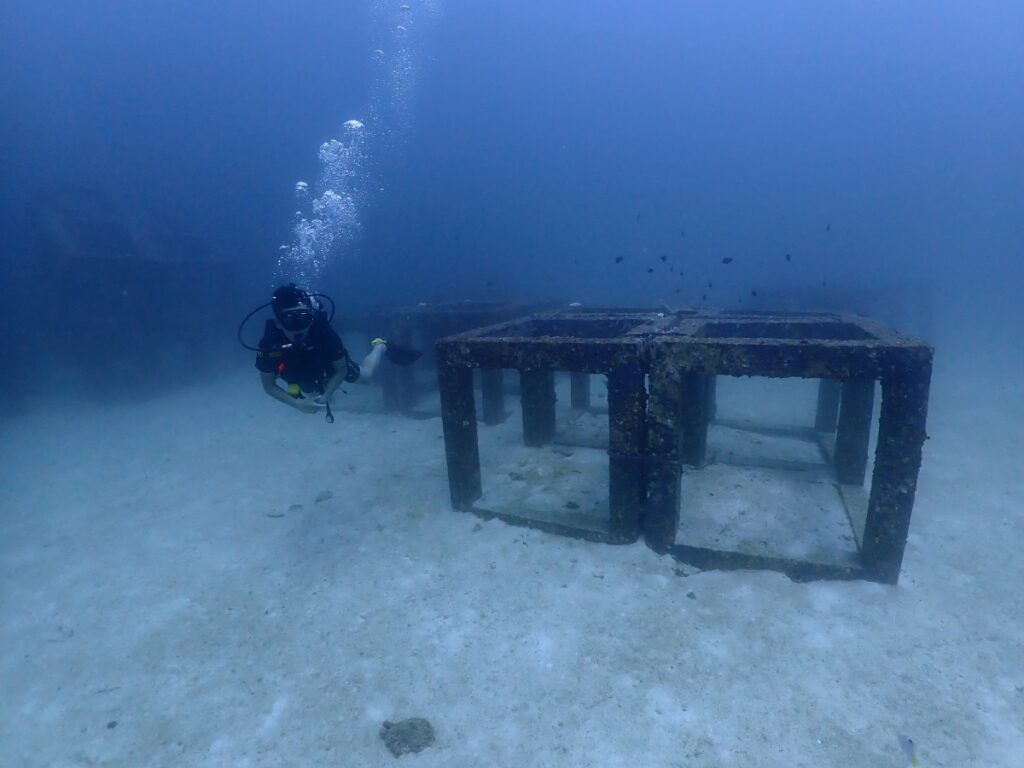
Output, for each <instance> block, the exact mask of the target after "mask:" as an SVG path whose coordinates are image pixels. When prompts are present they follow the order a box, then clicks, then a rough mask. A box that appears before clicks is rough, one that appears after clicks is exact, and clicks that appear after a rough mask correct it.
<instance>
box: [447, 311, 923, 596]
mask: <svg viewBox="0 0 1024 768" xmlns="http://www.w3.org/2000/svg"><path fill="white" fill-rule="evenodd" d="M437 350H438V363H439V364H438V376H439V382H440V387H441V400H442V418H443V423H444V433H445V450H446V457H447V461H448V475H449V484H450V490H451V498H452V504H453V506H454V507H455V508H457V509H463V510H467V511H472V512H474V513H476V514H478V515H481V516H483V517H499V518H501V519H504V520H506V521H507V522H510V523H513V524H518V525H528V526H531V527H535V528H541V529H544V530H549V531H552V532H557V533H562V534H568V535H573V536H578V537H581V538H586V539H591V540H597V541H607V542H612V543H622V542H630V541H635V540H636V539H637V538H638V536H639V535H640V533H641V532H642V533H643V535H644V537H645V540H646V542H647V544H648V545H649V546H651V547H652V548H653V549H655V550H656V551H659V552H669V553H671V554H672V555H673V556H674V557H675V558H677V559H679V560H681V561H683V562H688V563H691V564H694V565H697V566H699V567H704V568H712V567H714V568H764V569H771V570H780V571H783V572H785V573H787V574H789V575H790V576H792V577H794V578H800V579H811V578H865V579H871V580H877V581H882V582H889V583H895V582H896V581H897V579H898V577H899V571H900V567H901V564H902V558H903V550H904V547H905V544H906V536H907V531H908V528H909V523H910V513H911V510H912V507H913V501H914V492H915V489H916V482H917V475H918V471H919V468H920V462H921V449H922V445H923V442H924V440H925V438H926V435H925V419H926V415H927V404H928V391H929V386H930V380H931V361H932V350H931V348H930V347H928V346H926V345H924V344H923V343H921V342H919V341H916V340H914V339H909V338H906V337H904V336H901V335H900V334H898V333H896V332H895V331H893V330H891V329H889V328H887V327H885V326H882V325H881V324H879V323H875V322H874V321H871V320H869V319H867V318H863V317H859V316H849V315H833V314H822V313H773V312H710V311H696V310H682V311H678V312H676V313H672V314H670V315H668V316H666V315H665V314H663V313H657V312H652V311H642V310H596V311H577V312H573V313H551V314H547V315H533V316H530V317H528V318H524V319H521V320H517V321H513V322H508V323H503V324H500V325H497V326H492V327H489V328H483V329H480V330H477V331H470V332H467V333H463V334H460V335H458V336H455V337H451V338H447V339H442V340H440V341H439V342H438V343H437ZM473 368H481V369H484V370H491V371H496V372H497V373H498V375H500V369H503V368H515V369H518V370H519V371H520V374H521V381H522V386H521V389H522V392H521V396H522V404H523V433H524V440H525V442H526V444H527V445H543V444H545V443H547V442H550V441H551V439H552V438H553V437H554V433H555V419H554V413H555V410H554V379H553V374H554V371H556V370H558V371H570V372H574V373H576V374H590V373H604V374H606V375H607V376H608V380H609V451H608V452H609V513H610V514H609V521H608V525H607V528H604V529H600V530H596V529H593V528H589V527H588V528H579V527H574V526H571V525H564V524H560V523H553V522H542V521H538V520H536V519H534V518H530V517H525V516H517V515H512V514H506V513H500V514H499V513H495V512H491V511H488V510H483V509H478V508H476V507H475V506H474V503H475V502H476V501H477V500H478V499H479V498H480V496H481V494H482V487H481V479H480V459H479V449H478V445H477V431H476V414H475V408H476V406H475V402H474V398H473V387H472V370H473ZM717 375H731V376H769V377H804V378H818V379H820V380H821V385H820V388H819V398H818V412H817V414H816V419H815V428H816V430H817V431H818V433H819V435H820V437H821V443H822V446H823V450H825V451H826V453H827V455H828V457H829V458H830V459H831V460H832V463H833V467H834V468H835V471H836V474H837V477H838V478H839V480H840V482H841V483H844V484H848V485H850V486H853V485H861V484H863V480H864V474H865V468H866V465H867V453H868V442H869V437H870V429H871V417H872V407H873V398H874V382H875V381H879V382H880V383H881V387H882V411H881V419H880V424H879V439H878V446H877V449H876V456H875V466H874V474H873V481H872V486H871V493H870V496H869V498H868V501H867V504H866V507H867V510H866V516H865V519H864V520H863V526H860V525H858V523H857V522H855V521H854V520H853V519H852V518H851V521H850V522H851V527H852V528H853V530H854V533H855V534H856V536H857V544H858V559H859V564H858V565H856V566H837V565H829V564H822V563H809V562H803V561H796V560H787V559H783V558H770V557H764V556H758V555H749V554H744V553H739V552H724V551H718V550H712V549H707V548H702V547H696V546H691V545H687V544H686V543H685V542H676V541H675V538H676V531H677V529H678V522H679V508H680V498H679V488H680V477H681V473H682V471H683V466H684V465H690V466H695V467H699V466H701V465H703V462H704V452H705V447H706V440H707V428H708V425H709V423H710V422H711V420H712V418H713V411H714V386H713V384H714V377H715V376H717ZM646 376H649V377H650V394H649V395H648V393H647V391H646V386H645V377H646ZM577 381H578V379H577V378H576V377H574V400H575V399H576V389H577V386H576V383H577ZM487 392H488V391H487V388H486V384H485V390H484V408H485V411H486V410H487V409H488V407H489V406H488V396H487ZM499 395H500V390H499ZM574 405H577V403H575V402H574ZM495 407H496V406H495V405H494V403H493V402H492V403H491V405H490V408H491V409H492V410H494V408H495ZM497 407H500V406H497ZM831 431H835V433H836V434H835V438H834V442H830V438H829V437H828V435H829V433H830V432H831ZM847 512H848V514H850V505H847Z"/></svg>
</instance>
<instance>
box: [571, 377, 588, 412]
mask: <svg viewBox="0 0 1024 768" xmlns="http://www.w3.org/2000/svg"><path fill="white" fill-rule="evenodd" d="M569 392H570V400H569V403H570V405H571V406H572V407H573V408H575V409H577V410H582V409H584V408H589V407H590V374H589V373H575V372H574V373H571V374H569Z"/></svg>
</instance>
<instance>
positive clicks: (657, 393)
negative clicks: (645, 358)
mask: <svg viewBox="0 0 1024 768" xmlns="http://www.w3.org/2000/svg"><path fill="white" fill-rule="evenodd" d="M650 388H651V391H650V396H649V399H648V403H647V462H646V466H645V468H644V469H645V475H646V478H645V479H646V486H647V503H646V508H645V511H644V525H643V528H644V541H645V542H646V543H647V546H649V547H650V548H651V549H653V550H654V551H655V552H659V553H664V552H667V551H668V550H669V549H670V548H671V547H672V545H673V544H675V543H676V530H677V529H678V528H679V505H680V498H679V481H680V477H681V474H682V462H681V460H680V459H681V454H680V445H681V443H682V434H681V432H682V412H683V382H682V375H681V374H680V372H679V370H678V369H677V368H676V367H675V366H673V365H671V364H669V363H668V362H667V361H664V360H662V361H659V362H656V363H654V364H653V365H652V367H651V373H650Z"/></svg>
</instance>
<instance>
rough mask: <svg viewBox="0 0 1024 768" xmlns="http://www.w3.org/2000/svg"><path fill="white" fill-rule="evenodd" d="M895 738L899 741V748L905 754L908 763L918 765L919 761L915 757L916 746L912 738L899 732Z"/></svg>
mask: <svg viewBox="0 0 1024 768" xmlns="http://www.w3.org/2000/svg"><path fill="white" fill-rule="evenodd" d="M896 740H897V741H898V742H899V745H900V749H902V750H903V754H904V755H906V757H907V760H908V761H910V764H911V765H920V764H921V762H920V761H919V760H918V759H917V746H915V744H914V741H913V739H911V738H910V737H909V736H904V735H903V734H902V733H901V734H900V735H899V736H897V737H896Z"/></svg>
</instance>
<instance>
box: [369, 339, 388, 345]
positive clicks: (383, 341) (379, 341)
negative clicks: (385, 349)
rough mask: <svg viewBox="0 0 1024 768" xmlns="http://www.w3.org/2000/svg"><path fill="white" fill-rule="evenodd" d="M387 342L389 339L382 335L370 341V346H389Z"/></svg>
mask: <svg viewBox="0 0 1024 768" xmlns="http://www.w3.org/2000/svg"><path fill="white" fill-rule="evenodd" d="M387 343H388V342H387V339H382V338H380V337H377V338H376V339H373V340H372V341H371V342H370V346H371V347H374V348H376V347H379V346H381V345H384V346H387Z"/></svg>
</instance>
